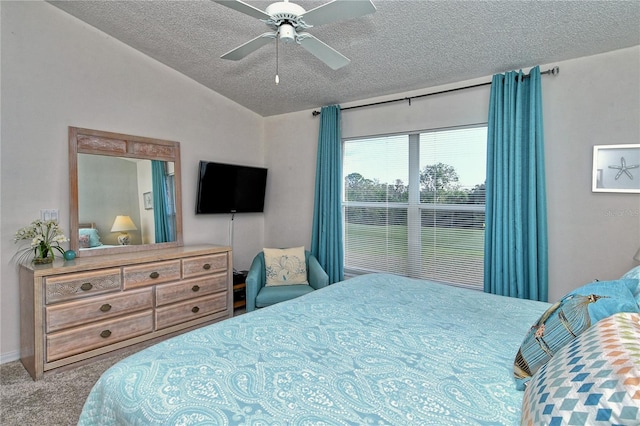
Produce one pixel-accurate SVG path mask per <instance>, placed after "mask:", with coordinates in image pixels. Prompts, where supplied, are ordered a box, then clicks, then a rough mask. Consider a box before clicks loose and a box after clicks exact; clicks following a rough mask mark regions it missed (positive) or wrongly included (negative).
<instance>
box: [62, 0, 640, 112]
mask: <svg viewBox="0 0 640 426" xmlns="http://www.w3.org/2000/svg"><path fill="white" fill-rule="evenodd" d="M50 3H51V4H52V5H54V6H56V7H58V8H60V9H62V10H64V11H65V12H67V13H69V14H71V15H73V16H75V17H77V18H78V19H80V20H82V21H84V22H86V23H87V24H89V25H91V26H93V27H96V28H98V29H99V30H101V31H103V32H105V33H107V34H109V35H110V36H111V37H113V38H116V39H118V40H120V41H122V42H123V43H126V44H127V45H129V46H131V47H133V48H135V49H137V50H139V51H140V52H143V53H145V54H146V55H148V56H150V57H152V58H154V59H156V60H158V61H159V62H162V63H164V64H166V65H168V66H169V67H171V68H174V69H175V70H177V71H179V72H181V73H182V74H184V75H186V76H188V77H190V78H192V79H193V80H195V81H197V82H199V83H201V84H202V85H204V86H206V87H209V88H210V89H212V90H214V91H216V92H218V93H220V94H222V95H223V96H225V97H227V98H229V99H231V100H233V101H235V102H237V103H239V104H241V105H243V106H245V107H246V108H248V109H250V110H252V111H254V112H256V113H257V114H260V115H262V116H271V115H277V114H283V113H288V112H293V111H301V110H307V109H313V108H317V107H319V106H322V105H328V104H335V103H345V102H350V101H357V100H360V99H367V98H371V97H376V96H382V95H388V94H393V93H399V92H404V91H410V90H416V89H422V88H428V87H433V86H438V85H442V84H447V83H452V82H457V81H463V80H469V79H473V78H477V77H483V76H490V75H492V74H495V73H499V72H504V71H508V70H513V69H520V68H523V69H526V68H529V67H531V66H534V65H538V64H552V63H553V62H556V61H561V60H566V59H572V58H577V57H582V56H589V55H593V54H598V53H602V52H606V51H610V50H616V49H621V48H625V47H630V46H635V45H639V44H640V1H637V0H633V1H514V0H508V1H507V0H498V1H456V0H441V1H417V0H412V1H401V0H373V3H374V4H375V6H376V8H377V11H376V12H375V13H374V14H371V15H367V16H363V17H359V18H355V19H351V20H346V21H340V22H335V23H331V24H326V25H322V26H318V27H316V28H311V29H309V30H308V32H309V33H312V34H313V35H314V36H316V37H317V38H318V39H320V40H322V41H323V42H325V43H326V44H328V45H330V46H331V47H333V48H334V49H336V50H337V51H339V52H340V53H342V54H343V55H345V56H346V57H348V58H349V59H351V63H350V64H349V65H347V66H345V67H343V68H340V69H338V70H335V71H334V70H332V69H331V68H329V67H327V66H326V65H325V64H323V63H322V62H320V61H319V60H318V59H316V58H315V57H314V56H312V55H311V54H309V53H308V52H307V51H306V50H304V49H303V48H301V47H300V46H297V45H295V44H284V43H280V46H279V60H278V68H279V75H280V83H279V84H278V85H276V84H275V82H274V77H275V73H276V47H275V42H273V43H271V44H269V45H267V46H265V47H262V48H261V49H259V50H257V51H255V52H253V53H251V54H250V55H248V56H247V57H246V58H244V59H242V60H240V61H229V60H223V59H220V56H221V55H222V54H224V53H226V52H228V51H230V50H231V49H234V48H235V47H237V46H239V45H241V44H243V43H245V42H247V41H248V40H250V39H252V38H254V37H256V36H258V35H260V34H262V33H265V32H267V31H269V28H268V27H267V26H266V25H265V24H264V23H262V22H260V21H258V20H257V19H255V18H252V17H250V16H247V15H245V14H242V13H239V12H237V11H234V10H232V9H230V8H228V7H225V6H223V5H220V4H218V3H215V2H213V1H209V0H200V1H186V0H177V1H176V0H173V1H165V0H152V1H132V0H127V1H50ZM246 3H248V4H250V5H252V6H254V7H257V8H259V9H262V10H264V9H265V8H266V7H267V6H268V5H269V4H270V3H272V2H269V1H246ZM295 3H296V4H298V5H300V6H302V7H303V8H304V9H306V10H310V9H312V8H314V7H317V6H319V5H322V4H324V3H326V1H316V0H299V1H295ZM639 60H640V59H639ZM621 71H623V70H621Z"/></svg>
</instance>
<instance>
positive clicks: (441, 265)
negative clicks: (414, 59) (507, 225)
mask: <svg viewBox="0 0 640 426" xmlns="http://www.w3.org/2000/svg"><path fill="white" fill-rule="evenodd" d="M343 149H344V152H343V173H344V196H343V200H344V215H343V217H344V231H345V232H344V237H345V270H346V271H347V272H349V273H358V272H377V271H379V272H390V273H395V274H399V275H405V276H413V277H418V278H424V279H430V280H434V281H441V282H446V283H450V284H454V285H461V286H472V287H473V286H475V287H482V279H483V263H484V255H483V250H484V182H485V174H486V173H485V168H486V165H485V163H486V161H485V157H486V126H483V127H469V128H457V129H444V130H434V131H427V132H422V133H412V134H403V135H393V136H384V137H374V138H363V139H357V140H345V141H344V143H343Z"/></svg>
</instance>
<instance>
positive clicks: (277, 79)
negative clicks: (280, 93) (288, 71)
mask: <svg viewBox="0 0 640 426" xmlns="http://www.w3.org/2000/svg"><path fill="white" fill-rule="evenodd" d="M278 32H279V31H278ZM278 32H276V86H277V85H278V84H279V83H280V77H278V45H279V44H280V41H279V40H278Z"/></svg>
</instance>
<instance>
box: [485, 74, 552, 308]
mask: <svg viewBox="0 0 640 426" xmlns="http://www.w3.org/2000/svg"><path fill="white" fill-rule="evenodd" d="M487 133H488V135H487V138H488V139H487V185H486V197H487V199H486V229H485V231H486V232H485V262H484V289H485V291H486V292H488V293H494V294H500V295H503V296H510V297H517V298H521V299H532V300H540V301H547V295H548V294H547V293H548V272H547V269H548V254H547V247H548V243H547V206H546V189H545V175H544V147H543V144H544V137H543V120H542V89H541V86H540V68H539V67H535V68H533V69H532V70H531V71H530V73H529V75H528V76H525V75H524V74H523V73H522V71H520V72H515V71H512V72H508V73H505V74H504V75H502V74H497V75H494V76H493V80H492V83H491V97H490V101H489V124H488V132H487Z"/></svg>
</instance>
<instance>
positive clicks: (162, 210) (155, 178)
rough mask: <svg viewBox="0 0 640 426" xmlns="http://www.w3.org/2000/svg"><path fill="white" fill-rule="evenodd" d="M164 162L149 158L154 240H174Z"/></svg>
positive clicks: (162, 241)
mask: <svg viewBox="0 0 640 426" xmlns="http://www.w3.org/2000/svg"><path fill="white" fill-rule="evenodd" d="M165 164H166V163H165V162H164V161H158V160H151V182H152V188H153V219H154V224H155V230H156V233H155V238H156V239H155V242H156V243H166V242H169V241H175V237H174V236H173V235H172V234H173V232H172V228H173V227H172V226H171V212H170V210H169V205H170V204H169V202H168V200H167V195H168V194H167V186H166V172H165Z"/></svg>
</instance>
